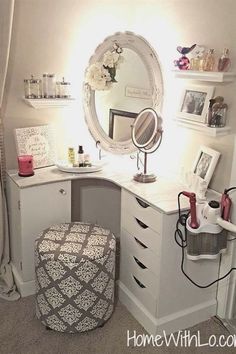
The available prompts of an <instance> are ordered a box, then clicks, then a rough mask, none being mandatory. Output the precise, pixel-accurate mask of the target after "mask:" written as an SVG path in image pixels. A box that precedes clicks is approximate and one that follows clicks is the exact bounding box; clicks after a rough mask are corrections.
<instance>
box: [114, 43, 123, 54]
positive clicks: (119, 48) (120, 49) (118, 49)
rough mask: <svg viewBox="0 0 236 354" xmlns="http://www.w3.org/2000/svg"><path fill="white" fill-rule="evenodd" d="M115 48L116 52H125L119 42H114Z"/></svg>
mask: <svg viewBox="0 0 236 354" xmlns="http://www.w3.org/2000/svg"><path fill="white" fill-rule="evenodd" d="M113 48H114V49H115V51H116V53H119V54H120V53H122V52H123V49H122V48H121V47H120V46H119V44H118V43H114V44H113Z"/></svg>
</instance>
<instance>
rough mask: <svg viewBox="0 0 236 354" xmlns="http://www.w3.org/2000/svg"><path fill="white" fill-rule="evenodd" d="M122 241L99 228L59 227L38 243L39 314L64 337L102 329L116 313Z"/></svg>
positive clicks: (45, 323) (44, 235)
mask: <svg viewBox="0 0 236 354" xmlns="http://www.w3.org/2000/svg"><path fill="white" fill-rule="evenodd" d="M115 251H116V239H115V236H114V235H113V234H112V233H111V231H110V230H107V229H104V228H102V227H100V226H98V225H95V224H89V223H82V222H72V223H64V224H60V225H54V226H52V227H50V228H48V229H46V230H44V231H43V232H42V234H41V235H40V236H39V238H38V239H37V240H36V243H35V270H36V315H37V317H38V318H39V319H40V320H41V322H42V323H43V324H44V325H45V326H47V327H49V328H51V329H54V330H56V331H60V332H70V333H73V332H84V331H88V330H91V329H94V328H96V327H99V326H102V325H103V324H104V323H105V322H106V321H107V320H108V319H109V318H110V316H111V315H112V312H113V308H114V277H115Z"/></svg>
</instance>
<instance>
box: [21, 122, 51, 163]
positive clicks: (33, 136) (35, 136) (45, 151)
mask: <svg viewBox="0 0 236 354" xmlns="http://www.w3.org/2000/svg"><path fill="white" fill-rule="evenodd" d="M15 142H16V150H17V155H18V156H20V155H32V156H33V164H34V168H39V167H46V166H51V165H54V163H55V161H56V153H55V142H54V134H53V128H52V126H50V125H41V126H35V127H27V128H17V129H15Z"/></svg>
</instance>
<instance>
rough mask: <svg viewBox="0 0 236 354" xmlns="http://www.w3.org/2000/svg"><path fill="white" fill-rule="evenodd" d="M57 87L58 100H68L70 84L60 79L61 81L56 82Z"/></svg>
mask: <svg viewBox="0 0 236 354" xmlns="http://www.w3.org/2000/svg"><path fill="white" fill-rule="evenodd" d="M56 87H57V90H56V91H57V97H60V98H69V97H71V92H70V87H71V86H70V82H66V81H65V79H64V77H63V78H62V81H58V82H57V83H56Z"/></svg>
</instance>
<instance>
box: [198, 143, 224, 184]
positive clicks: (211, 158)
mask: <svg viewBox="0 0 236 354" xmlns="http://www.w3.org/2000/svg"><path fill="white" fill-rule="evenodd" d="M219 157H220V153H219V152H218V151H216V150H213V149H211V148H209V147H207V146H200V148H199V151H198V153H197V156H196V159H195V161H194V164H193V167H192V172H193V173H194V174H195V175H196V176H198V177H200V178H201V179H203V180H204V181H205V182H206V187H207V186H208V184H209V183H210V180H211V178H212V175H213V173H214V170H215V168H216V165H217V162H218V160H219Z"/></svg>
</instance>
